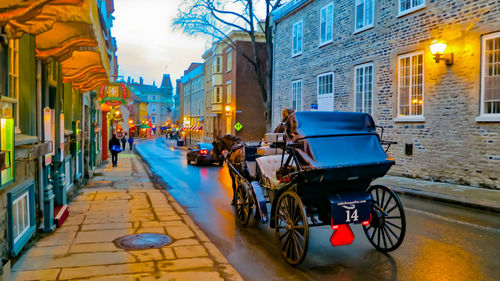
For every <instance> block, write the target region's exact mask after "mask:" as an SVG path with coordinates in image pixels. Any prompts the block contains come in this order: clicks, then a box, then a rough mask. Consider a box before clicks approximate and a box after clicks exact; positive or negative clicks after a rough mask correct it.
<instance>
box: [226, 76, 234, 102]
mask: <svg viewBox="0 0 500 281" xmlns="http://www.w3.org/2000/svg"><path fill="white" fill-rule="evenodd" d="M226 91H227V97H226V103H231V100H232V95H233V90H232V86H231V81H229V82H227V83H226Z"/></svg>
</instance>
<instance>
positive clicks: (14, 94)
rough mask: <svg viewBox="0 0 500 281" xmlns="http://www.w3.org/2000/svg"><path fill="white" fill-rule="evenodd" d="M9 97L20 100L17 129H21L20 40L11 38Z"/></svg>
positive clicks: (16, 113)
mask: <svg viewBox="0 0 500 281" xmlns="http://www.w3.org/2000/svg"><path fill="white" fill-rule="evenodd" d="M9 97H11V98H15V99H17V100H18V102H17V104H16V105H15V107H16V109H15V110H16V112H15V118H16V123H15V126H16V131H19V129H18V128H19V40H17V39H16V40H14V39H11V40H9Z"/></svg>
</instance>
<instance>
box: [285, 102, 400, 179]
mask: <svg viewBox="0 0 500 281" xmlns="http://www.w3.org/2000/svg"><path fill="white" fill-rule="evenodd" d="M286 132H287V135H288V138H289V139H290V140H291V141H292V142H298V143H301V144H302V145H301V147H300V148H297V149H296V151H297V152H298V153H297V154H298V155H299V157H300V158H302V160H303V161H304V162H305V163H307V166H308V168H311V169H330V168H345V167H354V166H358V167H359V166H371V167H373V168H372V169H370V170H366V171H360V170H357V171H351V172H349V171H344V172H348V173H347V174H359V173H363V172H365V173H366V175H365V176H369V177H371V178H375V177H380V176H383V175H385V173H386V172H387V171H388V170H389V168H390V166H392V165H393V164H394V160H392V158H389V157H388V156H387V154H386V153H385V151H384V149H383V148H382V145H381V144H380V140H379V137H378V135H377V132H376V128H375V122H374V121H373V119H372V117H371V116H370V115H369V114H366V113H358V112H337V111H333V112H321V111H307V112H296V113H293V114H292V115H290V117H289V118H288V120H287V131H286ZM347 174H346V175H347Z"/></svg>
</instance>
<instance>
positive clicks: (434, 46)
mask: <svg viewBox="0 0 500 281" xmlns="http://www.w3.org/2000/svg"><path fill="white" fill-rule="evenodd" d="M446 47H447V45H446V42H445V41H444V40H434V41H432V42H431V53H432V54H433V55H438V54H439V55H440V54H444V51H446Z"/></svg>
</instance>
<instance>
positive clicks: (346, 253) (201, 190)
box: [138, 138, 500, 281]
mask: <svg viewBox="0 0 500 281" xmlns="http://www.w3.org/2000/svg"><path fill="white" fill-rule="evenodd" d="M138 149H139V150H140V151H141V152H142V154H143V156H144V158H145V159H146V161H148V163H149V164H150V165H151V168H152V171H153V172H154V173H155V174H157V175H158V176H160V178H161V179H162V180H163V181H165V182H166V183H167V184H168V186H169V192H170V193H171V194H172V196H174V197H175V199H176V200H177V201H178V202H179V204H181V205H182V206H183V207H184V208H185V209H186V211H187V212H188V213H189V215H190V216H191V217H192V218H193V219H194V220H195V221H196V223H197V224H198V225H199V226H200V228H201V229H203V231H204V232H205V233H206V234H207V235H208V236H209V238H210V239H211V240H212V242H214V243H215V245H216V246H217V247H218V248H219V249H220V251H221V252H222V253H223V254H224V255H225V256H226V257H227V259H228V260H229V262H230V263H231V264H232V265H233V266H234V267H235V268H236V269H237V270H238V271H239V272H240V274H241V275H242V276H243V278H244V279H245V280H259V281H260V280H454V281H457V280H467V281H469V280H499V279H498V277H499V276H500V260H499V257H500V216H498V215H494V214H492V213H487V212H481V211H477V210H473V209H467V208H462V207H455V206H451V205H446V204H441V203H437V202H432V201H428V200H421V199H416V198H412V197H404V196H401V200H402V202H403V205H404V207H405V212H406V217H407V232H406V237H405V240H404V242H403V244H402V245H401V247H400V248H399V249H397V250H395V251H394V252H391V253H390V254H389V255H385V254H383V253H380V252H378V251H376V250H374V248H373V247H372V246H371V244H370V243H369V242H368V240H367V238H366V237H365V234H364V233H363V230H362V229H361V226H354V227H353V231H354V234H355V236H356V239H355V240H354V243H353V244H352V245H349V246H341V247H336V248H333V247H332V246H331V245H330V242H329V238H330V236H331V234H332V231H331V229H330V227H327V226H325V227H316V228H312V230H311V232H310V243H309V251H308V254H307V257H306V259H305V261H304V263H303V264H301V265H300V266H298V267H296V268H294V267H291V266H289V265H288V264H286V263H285V262H284V261H283V260H282V258H281V255H280V253H279V250H278V247H277V245H278V244H277V242H276V238H275V236H274V231H273V229H271V228H269V226H268V225H261V224H259V223H256V222H255V221H253V220H251V222H250V224H249V226H247V227H246V228H240V227H238V226H237V225H236V224H235V221H234V217H233V209H232V207H231V205H230V199H231V196H232V190H231V185H230V183H231V180H230V178H229V174H228V171H227V168H226V167H224V168H220V167H217V166H204V167H196V166H190V165H187V163H186V152H185V151H181V150H174V149H173V148H169V147H167V145H166V144H165V143H164V141H163V139H162V138H159V139H156V140H149V141H144V142H141V143H139V144H138ZM495 276H496V277H495Z"/></svg>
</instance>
